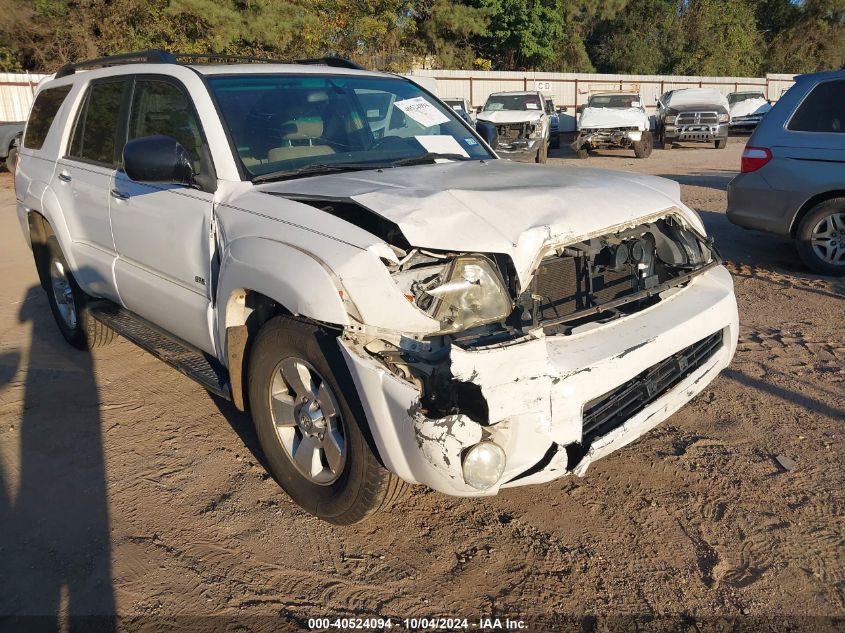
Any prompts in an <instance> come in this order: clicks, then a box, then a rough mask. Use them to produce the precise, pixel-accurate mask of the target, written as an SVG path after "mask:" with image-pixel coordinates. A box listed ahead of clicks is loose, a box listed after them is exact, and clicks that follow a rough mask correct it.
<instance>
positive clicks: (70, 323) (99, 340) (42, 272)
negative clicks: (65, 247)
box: [36, 235, 115, 350]
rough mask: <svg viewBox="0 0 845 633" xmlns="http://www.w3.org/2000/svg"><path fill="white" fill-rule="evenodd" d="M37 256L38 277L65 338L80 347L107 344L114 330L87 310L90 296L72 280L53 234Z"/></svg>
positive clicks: (112, 336) (112, 338) (91, 347)
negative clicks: (44, 285)
mask: <svg viewBox="0 0 845 633" xmlns="http://www.w3.org/2000/svg"><path fill="white" fill-rule="evenodd" d="M38 250H40V249H38ZM38 259H39V257H38V255H36V266H37V267H39V276H40V277H41V278H42V279H43V280H45V281H46V291H47V301H48V302H49V303H50V310H51V311H52V313H53V318H54V319H55V320H56V325H58V326H59V331H60V332H61V333H62V336H64V337H65V340H66V341H67V342H68V343H70V344H71V345H72V346H73V347H75V348H77V349H83V350H87V349H93V348H95V347H103V346H104V345H108V344H109V343H111V342H112V341H113V340H114V335H115V333H114V330H112V329H111V328H110V327H107V326H105V325H103V324H102V323H100V322H99V321H97V319H95V318H94V317H92V316H91V315H90V313H89V312H88V307H87V306H88V303H89V302H90V301H91V297H89V296H88V295H87V294H85V292H83V290H82V289H81V288H80V287H79V284H77V283H76V279H75V278H74V276H73V273H72V272H71V270H70V267H69V266H68V263H67V260H66V259H65V256H64V254H63V253H62V249H61V247H60V246H59V242H58V240H57V239H56V236H55V235H49V236H48V237H47V241H46V244H45V247H44V249H43V253H42V254H41V256H40V259H41V261H40V262H39V261H38Z"/></svg>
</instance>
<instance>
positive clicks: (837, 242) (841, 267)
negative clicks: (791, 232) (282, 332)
mask: <svg viewBox="0 0 845 633" xmlns="http://www.w3.org/2000/svg"><path fill="white" fill-rule="evenodd" d="M795 240H796V246H797V248H798V255H799V256H800V257H801V260H802V261H803V262H804V263H805V264H806V265H807V266H808V267H809V268H811V269H813V270H814V271H815V272H817V273H821V274H822V275H832V276H834V277H842V276H845V198H832V199H830V200H825V201H824V202H821V203H819V204H817V205H816V206H815V207H813V208H812V209H810V212H809V213H807V215H805V216H804V219H803V220H801V224H799V225H798V230H797V231H796V234H795ZM814 241H815V242H816V244H815V245H814V244H813V242H814ZM825 254H827V255H828V256H827V257H824V255H825ZM831 260H833V261H831Z"/></svg>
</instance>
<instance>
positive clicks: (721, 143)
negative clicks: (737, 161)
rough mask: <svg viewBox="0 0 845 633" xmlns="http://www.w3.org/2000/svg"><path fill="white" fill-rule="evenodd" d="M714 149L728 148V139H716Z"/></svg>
mask: <svg viewBox="0 0 845 633" xmlns="http://www.w3.org/2000/svg"><path fill="white" fill-rule="evenodd" d="M715 145H716V149H725V148H726V147H727V146H728V139H726V138H718V139H716V143H715Z"/></svg>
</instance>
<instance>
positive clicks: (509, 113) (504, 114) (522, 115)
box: [477, 110, 543, 123]
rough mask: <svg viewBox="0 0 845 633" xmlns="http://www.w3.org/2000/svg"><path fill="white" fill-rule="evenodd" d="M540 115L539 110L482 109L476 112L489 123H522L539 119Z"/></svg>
mask: <svg viewBox="0 0 845 633" xmlns="http://www.w3.org/2000/svg"><path fill="white" fill-rule="evenodd" d="M542 117H543V112H542V111H541V110H484V111H482V112H479V113H478V117H477V118H478V120H479V121H489V122H490V123H524V122H526V121H531V122H534V121H539V120H540V119H541V118H542Z"/></svg>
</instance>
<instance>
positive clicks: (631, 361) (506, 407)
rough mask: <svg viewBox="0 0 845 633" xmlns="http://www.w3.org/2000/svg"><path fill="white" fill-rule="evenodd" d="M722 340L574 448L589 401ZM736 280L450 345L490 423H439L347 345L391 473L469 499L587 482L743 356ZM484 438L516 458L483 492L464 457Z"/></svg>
mask: <svg viewBox="0 0 845 633" xmlns="http://www.w3.org/2000/svg"><path fill="white" fill-rule="evenodd" d="M720 330H721V331H722V332H723V343H722V345H721V346H720V347H719V348H718V349H717V350H716V352H715V353H714V354H713V355H712V356H711V357H710V358H709V359H708V360H707V361H706V363H704V364H703V365H702V366H701V367H698V368H697V369H696V370H695V371H693V372H691V373H689V374H688V375H686V376H685V377H684V378H683V379H682V380H681V381H680V382H678V383H677V384H676V385H675V386H673V387H672V388H670V389H669V390H668V391H666V392H665V393H663V394H662V395H661V396H659V397H657V398H656V399H655V400H653V401H652V402H650V404H648V405H647V406H645V407H644V408H643V409H642V410H640V411H638V412H637V413H636V414H634V415H633V416H632V417H630V418H628V419H627V420H625V421H624V422H622V423H621V424H620V425H618V426H616V427H615V428H613V429H611V430H609V431H607V432H606V433H605V434H604V435H602V436H599V437H595V438H592V440H591V443H590V444H589V446H588V447H587V446H585V447H584V448H585V449H586V452H585V453H584V454H583V457H581V458H580V460H579V461H578V462H577V463H575V464H568V463H567V462H568V458H567V451H566V450H564V447H567V446H572V445H577V444H578V443H580V442H581V440H582V431H583V412H584V407H585V405H586V404H588V403H590V402H591V401H593V400H595V399H596V398H598V397H600V396H602V395H603V394H606V393H607V392H608V391H610V390H612V389H614V388H615V387H617V386H620V385H623V384H625V383H626V382H628V381H631V380H632V379H634V378H635V377H636V376H638V375H639V374H641V373H642V372H643V371H644V370H645V369H646V368H649V367H652V366H654V365H656V364H657V363H659V362H660V361H663V360H664V359H667V358H668V357H670V356H672V355H673V354H675V353H677V352H679V351H680V350H683V349H685V348H687V347H689V346H691V345H693V344H694V343H696V342H698V341H700V340H701V339H703V338H705V337H707V336H709V335H711V334H713V333H715V332H718V331H720ZM737 333H738V318H737V308H736V300H735V298H734V293H733V283H732V281H731V277H730V274H729V273H728V272H727V270H726V269H725V268H724V267H723V266H717V267H715V268H713V269H711V270H709V271H707V272H705V273H702V274H701V275H699V276H698V277H696V278H695V279H693V280H692V281H691V282H690V283H689V284H688V285H687V287H685V288H680V289H679V288H675V289H671V290H669V291H667V292H665V293H664V294H663V300H662V301H660V302H659V303H657V304H656V305H654V306H651V307H650V308H647V309H644V310H642V311H640V312H638V313H635V314H632V315H630V316H628V317H625V318H623V319H619V320H617V321H613V322H610V323H607V324H604V325H600V326H594V325H593V326H585V328H584V330H583V331H576V332H574V333H573V334H571V335H568V336H564V335H556V336H548V337H547V336H545V335H543V334H542V332H540V333H538V334H536V335H533V336H526V337H524V338H522V339H520V340H518V341H515V342H509V343H505V344H499V345H492V346H489V347H486V348H483V349H478V348H476V349H467V350H464V349H460V348H458V347H455V346H453V347H452V349H451V371H452V374H453V376H454V377H455V378H456V379H458V380H462V381H466V382H472V383H474V384H477V385H478V386H480V388H481V392H482V394H483V396H484V398H485V400H486V402H487V405H488V408H489V420H490V424H489V425H481V424H478V423H476V422H474V421H473V420H471V419H469V418H468V417H467V416H465V415H463V414H456V415H451V416H447V417H445V418H440V419H430V418H426V417H425V416H424V414H423V413H422V412H421V411H420V406H419V399H420V393H419V391H418V390H417V389H416V388H415V387H414V386H413V385H411V384H410V383H408V382H405V381H403V380H401V379H399V378H397V377H396V376H394V375H393V374H392V373H390V372H389V371H388V370H387V369H386V368H385V367H384V366H383V365H381V364H380V363H378V362H377V361H376V360H374V359H373V358H371V357H370V356H368V355H367V354H366V353H365V352H362V351H359V349H357V348H355V347H353V346H352V345H350V344H348V343H347V342H346V341H344V340H341V348H342V350H343V353H344V356H345V358H346V361H347V364H348V366H349V368H350V371H351V373H352V376H353V379H354V382H355V385H356V387H357V390H358V394H359V396H360V398H361V402H362V404H363V406H364V411H365V413H366V415H367V419H368V420H369V423H370V428H371V430H372V434H373V438H374V440H375V444H376V447H377V449H378V451H379V455H380V457H381V459H382V461H383V462H384V465H385V466H386V467H387V468H388V469H389V470H391V471H392V472H394V473H396V474H397V475H399V476H400V477H401V478H402V479H405V480H406V481H410V482H413V483H421V484H425V485H428V486H430V487H432V488H434V489H435V490H438V491H441V492H444V493H447V494H452V495H458V496H487V495H493V494H496V493H497V492H498V490H499V489H500V488H503V487H510V486H517V485H524V484H531V483H540V482H545V481H551V480H553V479H556V478H558V477H561V476H563V475H565V474H568V473H569V472H574V473H575V474H578V475H583V474H584V473H585V472H586V470H587V467H588V466H589V464H590V463H592V462H593V461H595V460H596V459H599V458H600V457H603V456H605V455H607V454H608V453H610V452H612V451H614V450H616V449H618V448H621V447H623V446H625V445H626V444H629V443H630V442H632V441H634V440H635V439H637V438H638V437H640V436H641V435H642V434H643V433H645V432H646V431H648V430H649V429H651V428H652V427H654V426H656V425H657V424H659V423H660V422H662V421H663V420H665V419H666V418H668V417H669V416H670V415H672V414H673V413H674V412H675V411H677V410H678V409H679V408H681V407H682V406H683V405H684V404H685V403H687V402H688V401H689V400H690V399H691V398H693V397H694V396H695V395H696V394H697V393H699V392H700V391H701V390H702V389H704V388H705V387H706V386H707V385H708V384H709V383H710V381H712V380H713V378H715V377H716V375H717V374H718V373H719V371H721V370H722V369H723V368H725V367H726V366H727V365H728V364H729V363H730V360H731V358H732V357H733V354H734V351H735V349H736V340H737ZM482 439H489V440H492V441H495V442H496V443H497V444H499V445H500V446H501V447H502V448H503V449H504V450H505V453H506V455H507V465H506V468H505V472H504V475H503V476H502V478H501V480H500V482H499V483H498V484H497V485H495V486H493V487H492V488H490V489H488V490H485V491H478V490H476V489H474V488H472V487H470V486H469V485H467V484H466V483H465V482H464V480H463V475H462V470H461V458H462V454H463V452H464V451H465V449H467V448H469V447H470V446H472V445H473V444H475V443H477V442H479V441H481V440H482Z"/></svg>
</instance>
